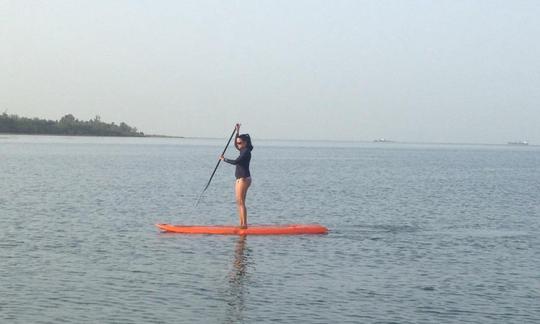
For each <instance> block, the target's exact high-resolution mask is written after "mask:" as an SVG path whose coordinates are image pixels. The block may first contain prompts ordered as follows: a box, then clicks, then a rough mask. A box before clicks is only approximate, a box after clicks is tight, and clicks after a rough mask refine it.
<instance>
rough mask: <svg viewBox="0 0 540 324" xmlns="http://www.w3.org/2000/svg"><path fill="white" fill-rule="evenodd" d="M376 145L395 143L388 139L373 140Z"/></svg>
mask: <svg viewBox="0 0 540 324" xmlns="http://www.w3.org/2000/svg"><path fill="white" fill-rule="evenodd" d="M373 142H375V143H394V141H390V140H387V139H386V138H378V139H376V140H373Z"/></svg>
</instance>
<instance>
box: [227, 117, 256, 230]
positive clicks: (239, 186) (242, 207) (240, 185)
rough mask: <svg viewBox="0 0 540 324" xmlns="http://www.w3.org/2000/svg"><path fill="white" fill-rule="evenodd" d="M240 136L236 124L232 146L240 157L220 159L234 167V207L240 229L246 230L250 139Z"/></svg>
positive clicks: (251, 147)
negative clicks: (236, 211)
mask: <svg viewBox="0 0 540 324" xmlns="http://www.w3.org/2000/svg"><path fill="white" fill-rule="evenodd" d="M239 134H240V124H236V139H235V142H234V146H236V149H237V150H239V151H240V155H239V156H238V157H237V158H236V159H235V160H230V159H227V158H225V157H224V156H223V155H222V156H220V159H221V160H223V161H225V162H227V163H230V164H234V165H236V172H235V176H236V184H235V192H236V206H237V207H238V216H240V228H247V209H246V193H247V190H248V188H249V186H250V185H251V173H250V172H249V162H250V161H251V150H253V145H251V138H250V137H249V134H242V135H239Z"/></svg>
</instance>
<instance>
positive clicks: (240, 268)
mask: <svg viewBox="0 0 540 324" xmlns="http://www.w3.org/2000/svg"><path fill="white" fill-rule="evenodd" d="M246 238H247V236H245V235H240V236H239V237H238V241H237V242H236V246H235V249H234V261H233V266H232V268H231V271H230V273H229V294H228V300H227V304H228V309H227V316H226V317H225V323H239V322H243V320H244V310H245V300H246V296H247V295H248V292H247V291H246V290H247V285H246V281H247V280H248V278H247V274H248V269H249V266H250V259H249V258H250V254H249V249H248V248H247V247H246Z"/></svg>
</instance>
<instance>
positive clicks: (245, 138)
mask: <svg viewBox="0 0 540 324" xmlns="http://www.w3.org/2000/svg"><path fill="white" fill-rule="evenodd" d="M238 138H240V139H241V140H242V141H244V142H246V147H247V148H248V150H250V151H251V150H253V145H252V144H251V137H249V134H242V135H238Z"/></svg>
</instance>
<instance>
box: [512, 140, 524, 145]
mask: <svg viewBox="0 0 540 324" xmlns="http://www.w3.org/2000/svg"><path fill="white" fill-rule="evenodd" d="M508 145H529V142H527V141H517V142H508Z"/></svg>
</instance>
